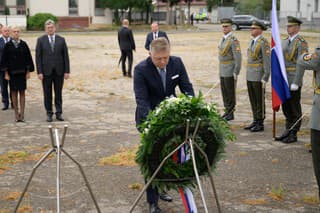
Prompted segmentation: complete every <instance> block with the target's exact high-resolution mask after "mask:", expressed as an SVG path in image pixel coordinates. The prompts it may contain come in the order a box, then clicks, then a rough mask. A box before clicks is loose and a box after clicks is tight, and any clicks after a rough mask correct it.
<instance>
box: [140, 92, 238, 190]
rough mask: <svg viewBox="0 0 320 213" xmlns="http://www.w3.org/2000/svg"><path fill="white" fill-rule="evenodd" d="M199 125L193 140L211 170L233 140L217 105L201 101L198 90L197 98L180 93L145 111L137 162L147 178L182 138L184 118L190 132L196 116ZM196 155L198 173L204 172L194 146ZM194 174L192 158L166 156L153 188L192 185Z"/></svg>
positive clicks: (205, 168) (166, 188) (204, 167)
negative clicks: (229, 141) (145, 115)
mask: <svg viewBox="0 0 320 213" xmlns="http://www.w3.org/2000/svg"><path fill="white" fill-rule="evenodd" d="M198 118H200V119H201V122H200V126H199V130H198V132H197V135H196V137H195V140H194V142H195V143H197V144H198V145H199V146H200V147H201V148H202V149H203V150H204V151H205V153H206V154H207V156H208V159H209V163H210V166H211V170H212V171H214V169H215V165H216V163H217V162H218V161H219V160H220V159H221V157H222V156H223V154H224V152H225V151H224V148H225V141H226V140H234V139H235V136H234V135H233V134H232V132H231V130H230V128H229V125H228V123H227V122H226V121H225V120H223V119H222V118H221V116H220V115H219V113H218V111H217V109H216V106H215V105H214V104H208V103H206V102H205V101H204V98H203V96H202V95H201V93H200V94H199V96H198V97H189V96H185V95H180V96H179V97H178V98H176V97H172V98H168V99H165V100H164V101H162V102H161V103H160V105H159V106H158V107H157V108H156V109H155V110H153V111H151V112H150V113H149V114H148V117H147V119H146V121H145V122H144V123H143V124H142V125H141V129H142V130H143V132H142V134H141V145H140V147H139V149H138V151H137V155H136V162H137V163H138V164H139V165H140V169H141V173H142V175H143V176H144V178H145V179H147V180H148V179H149V178H150V177H151V176H152V174H153V173H154V171H155V170H156V169H157V167H158V166H159V164H160V163H161V161H162V160H163V159H164V158H165V157H166V156H167V155H168V154H169V153H170V152H172V150H174V149H175V148H176V147H177V146H179V145H180V144H181V143H183V142H184V140H185V125H186V120H187V119H189V120H190V133H193V130H194V128H195V125H196V122H197V119H198ZM195 157H196V163H197V169H198V173H199V175H204V174H206V173H207V167H206V162H205V159H204V157H203V156H202V155H201V154H200V152H199V151H198V150H197V149H195ZM194 176H195V174H194V171H193V164H192V161H191V160H189V161H186V162H185V163H183V164H179V163H177V162H175V161H174V159H173V158H169V159H168V160H167V161H166V163H165V164H164V165H163V167H162V169H161V170H160V172H159V173H158V174H157V176H156V179H155V180H154V181H153V182H152V186H153V187H157V188H158V189H160V190H170V189H178V188H181V187H182V188H183V187H185V186H189V187H194V186H195V183H196V182H195V178H194Z"/></svg>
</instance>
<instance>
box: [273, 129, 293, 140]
mask: <svg viewBox="0 0 320 213" xmlns="http://www.w3.org/2000/svg"><path fill="white" fill-rule="evenodd" d="M289 133H290V131H289V130H288V129H286V130H285V131H284V132H283V133H282V135H281V136H277V137H276V138H275V139H276V141H282V140H284V139H285V138H287V137H288V136H289Z"/></svg>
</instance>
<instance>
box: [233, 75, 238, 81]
mask: <svg viewBox="0 0 320 213" xmlns="http://www.w3.org/2000/svg"><path fill="white" fill-rule="evenodd" d="M233 78H234V80H235V81H236V80H237V79H238V75H237V73H233Z"/></svg>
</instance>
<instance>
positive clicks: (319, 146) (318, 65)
mask: <svg viewBox="0 0 320 213" xmlns="http://www.w3.org/2000/svg"><path fill="white" fill-rule="evenodd" d="M304 70H313V82H312V85H313V88H314V93H313V94H314V95H313V105H312V111H311V115H310V128H311V148H312V160H313V168H314V173H315V176H316V179H317V183H318V190H319V197H320V48H316V51H315V53H312V54H308V53H305V54H303V55H302V56H300V57H299V59H298V61H297V70H296V72H297V73H296V76H295V78H294V81H293V83H292V84H291V86H290V89H291V90H298V89H299V87H300V86H299V85H302V78H303V74H304Z"/></svg>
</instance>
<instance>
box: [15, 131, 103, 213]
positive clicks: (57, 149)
mask: <svg viewBox="0 0 320 213" xmlns="http://www.w3.org/2000/svg"><path fill="white" fill-rule="evenodd" d="M48 128H49V134H50V138H51V145H52V147H51V149H50V150H48V151H47V152H46V154H45V155H44V156H43V157H42V158H41V159H40V160H39V161H38V162H37V163H36V164H35V165H34V167H33V168H32V172H31V175H30V177H29V179H28V182H27V184H26V186H25V188H24V190H23V192H22V194H21V195H20V198H19V201H18V203H17V206H16V208H15V210H14V213H17V212H18V208H19V206H20V203H21V202H22V200H23V197H24V195H25V193H26V192H27V190H28V187H29V184H30V182H31V180H32V178H33V176H34V173H35V172H36V170H37V169H38V167H39V166H40V165H41V164H42V163H43V162H44V161H45V160H46V159H47V158H48V157H49V156H50V154H51V153H53V152H54V153H56V155H57V178H56V186H57V189H56V190H57V213H60V156H61V152H63V153H64V154H65V155H66V156H67V157H68V158H69V159H70V160H71V161H72V162H74V163H75V164H76V165H77V166H78V168H79V170H80V173H81V175H82V177H83V179H84V181H85V184H86V186H87V188H88V190H89V193H90V196H91V198H92V200H93V202H94V205H95V207H96V209H97V212H99V213H100V212H101V211H100V208H99V206H98V203H97V201H96V199H95V197H94V195H93V193H92V190H91V187H90V185H89V182H88V180H87V178H86V175H85V173H84V171H83V169H82V167H81V165H80V164H79V163H78V162H77V161H76V160H75V159H74V158H73V157H71V155H70V154H69V153H68V152H66V151H65V150H64V149H63V145H64V141H65V138H66V133H67V129H68V125H65V126H64V129H63V134H62V139H61V143H60V140H59V131H58V129H57V128H54V136H55V137H53V131H52V126H49V127H48Z"/></svg>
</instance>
